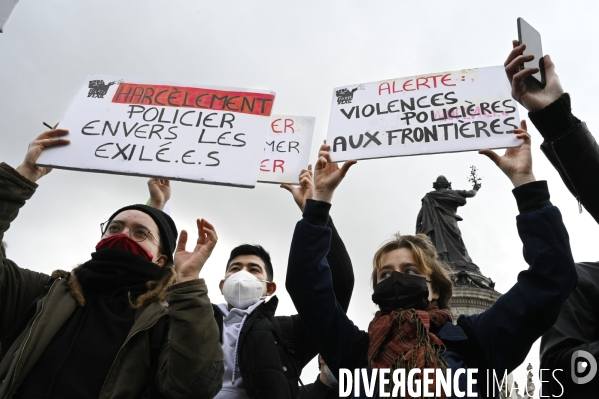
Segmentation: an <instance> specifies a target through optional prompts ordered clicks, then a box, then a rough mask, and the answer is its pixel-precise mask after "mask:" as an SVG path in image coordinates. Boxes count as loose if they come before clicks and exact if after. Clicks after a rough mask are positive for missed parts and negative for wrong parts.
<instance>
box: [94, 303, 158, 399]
mask: <svg viewBox="0 0 599 399" xmlns="http://www.w3.org/2000/svg"><path fill="white" fill-rule="evenodd" d="M163 316H164V315H160V317H163ZM160 317H158V318H157V319H156V320H155V321H154V322H153V323H152V324H150V325H148V326H147V327H143V328H140V329H138V330H137V331H135V332H134V333H133V334H131V335H129V337H128V338H127V339H126V340H125V342H124V343H123V345H122V346H121V347H120V349H119V351H118V352H117V354H116V356H115V358H114V360H113V361H112V364H111V365H110V369H109V370H108V374H106V378H105V379H104V383H103V384H102V389H101V390H100V395H99V396H98V398H101V397H102V394H104V388H105V387H106V381H108V377H110V373H112V369H113V367H114V364H115V363H116V361H117V359H118V358H119V356H120V354H121V352H122V350H123V348H124V347H125V346H126V345H127V342H129V340H130V339H131V338H133V336H134V335H135V334H137V333H138V332H140V331H144V330H149V329H150V328H152V327H154V325H155V324H156V323H158V320H160ZM150 377H151V376H150Z"/></svg>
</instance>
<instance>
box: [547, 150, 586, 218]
mask: <svg viewBox="0 0 599 399" xmlns="http://www.w3.org/2000/svg"><path fill="white" fill-rule="evenodd" d="M554 144H555V143H551V149H552V150H553V155H555V159H557V162H559V166H561V167H562V170H563V171H564V175H566V178H567V179H568V181H569V182H570V185H572V190H573V191H574V193H575V197H576V201H578V213H582V203H581V202H580V195H578V191H576V188H575V187H574V184H573V183H572V179H570V176H568V172H566V168H564V164H563V163H562V161H561V160H560V159H559V157H558V156H557V153H556V152H555V148H554V146H553V145H554Z"/></svg>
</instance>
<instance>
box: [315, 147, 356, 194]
mask: <svg viewBox="0 0 599 399" xmlns="http://www.w3.org/2000/svg"><path fill="white" fill-rule="evenodd" d="M330 150H331V146H329V145H327V144H323V145H322V146H320V151H319V153H318V162H316V166H315V167H314V199H315V200H319V201H325V202H329V203H330V202H331V201H332V199H333V193H334V192H335V189H336V188H337V186H338V185H339V183H341V181H342V180H343V178H344V177H345V174H346V173H347V171H348V170H349V168H350V167H351V166H352V165H354V164H355V163H357V162H358V161H356V160H354V159H352V160H349V161H346V162H345V163H344V164H343V166H342V167H339V165H338V164H336V163H332V162H331V154H330V153H329V151H330Z"/></svg>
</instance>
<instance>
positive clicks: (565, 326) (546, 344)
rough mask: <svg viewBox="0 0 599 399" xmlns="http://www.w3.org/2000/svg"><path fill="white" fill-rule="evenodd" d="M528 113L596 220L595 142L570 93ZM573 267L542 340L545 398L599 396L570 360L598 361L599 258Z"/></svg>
mask: <svg viewBox="0 0 599 399" xmlns="http://www.w3.org/2000/svg"><path fill="white" fill-rule="evenodd" d="M529 116H530V119H531V121H532V122H533V123H534V124H535V126H536V127H537V129H538V130H539V132H540V133H541V135H542V136H543V137H544V138H545V140H544V142H543V144H542V145H541V149H542V150H543V152H544V153H545V155H546V156H547V158H548V159H549V161H550V162H551V164H552V165H553V166H554V167H555V168H556V169H557V171H558V172H559V174H560V176H561V178H562V180H563V181H564V184H565V185H566V187H568V189H569V190H570V192H571V193H572V195H573V196H574V197H575V198H576V199H577V200H578V202H579V203H580V204H582V206H584V208H585V209H586V210H587V211H588V212H589V213H590V214H591V216H592V217H593V218H594V219H595V220H596V221H597V222H599V179H598V178H597V177H598V176H599V146H598V145H597V142H596V141H595V138H594V137H593V135H592V134H591V132H590V131H589V129H588V128H587V125H586V124H585V123H583V122H581V121H580V120H578V118H576V117H575V116H574V115H572V112H571V109H570V97H569V96H568V94H567V93H566V94H563V95H562V96H561V97H560V98H559V99H557V100H556V101H554V102H553V103H552V104H550V105H548V106H547V107H545V108H543V109H542V110H540V111H536V112H531V113H529ZM581 212H582V209H581ZM576 270H577V272H578V286H577V287H576V290H574V291H573V292H572V294H570V296H569V297H568V299H567V300H566V303H565V304H564V306H563V308H562V311H561V313H560V315H559V317H558V319H557V321H556V322H555V324H554V325H553V326H552V327H551V328H550V329H549V331H547V332H546V333H545V334H543V338H542V339H541V365H540V368H541V369H546V370H547V371H545V372H544V376H543V378H541V380H542V381H544V382H543V384H542V390H541V393H542V394H543V395H544V396H556V397H558V396H559V397H562V398H563V399H570V398H576V399H578V398H595V397H597V396H598V395H599V394H598V392H599V376H596V377H595V378H593V379H592V380H591V381H590V382H588V383H585V384H575V383H574V381H573V379H572V372H573V371H575V370H573V369H572V366H573V365H574V364H575V363H574V362H573V361H572V360H573V358H574V359H575V358H580V360H581V361H588V360H586V359H584V358H581V357H580V356H576V355H575V352H578V351H585V352H587V353H589V354H590V355H591V356H592V357H593V358H594V359H595V361H597V360H599V311H598V309H597V305H598V304H599V262H583V263H577V264H576ZM575 374H576V373H575Z"/></svg>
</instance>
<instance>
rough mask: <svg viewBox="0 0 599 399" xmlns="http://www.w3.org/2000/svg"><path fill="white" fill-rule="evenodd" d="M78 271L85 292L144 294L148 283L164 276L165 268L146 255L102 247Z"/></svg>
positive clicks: (78, 277)
mask: <svg viewBox="0 0 599 399" xmlns="http://www.w3.org/2000/svg"><path fill="white" fill-rule="evenodd" d="M91 256H92V258H91V260H88V261H87V262H85V263H84V264H83V265H82V268H81V269H79V270H78V271H77V279H78V280H79V282H80V283H81V287H82V288H83V290H84V292H106V291H123V290H124V291H130V292H131V293H137V294H140V293H143V292H145V291H146V290H147V288H146V283H147V282H148V281H152V280H158V279H160V277H161V275H162V268H161V267H160V266H158V265H157V264H155V263H152V262H150V261H149V260H147V259H145V258H144V257H143V256H140V255H137V254H134V253H132V252H129V251H126V250H123V249H118V248H106V249H100V250H98V251H96V252H94V253H92V254H91Z"/></svg>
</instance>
